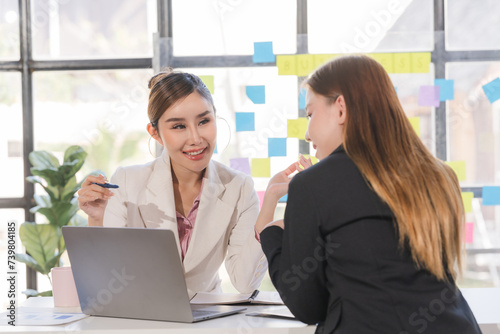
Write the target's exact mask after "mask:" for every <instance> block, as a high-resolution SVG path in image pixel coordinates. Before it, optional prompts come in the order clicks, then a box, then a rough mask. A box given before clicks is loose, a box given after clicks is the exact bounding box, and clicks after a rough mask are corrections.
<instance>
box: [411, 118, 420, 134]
mask: <svg viewBox="0 0 500 334" xmlns="http://www.w3.org/2000/svg"><path fill="white" fill-rule="evenodd" d="M408 120H409V121H410V123H411V126H412V127H413V130H415V132H416V133H417V136H419V137H420V117H408Z"/></svg>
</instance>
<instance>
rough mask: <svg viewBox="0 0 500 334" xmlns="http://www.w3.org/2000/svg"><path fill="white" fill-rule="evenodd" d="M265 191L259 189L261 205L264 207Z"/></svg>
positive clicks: (258, 194)
mask: <svg viewBox="0 0 500 334" xmlns="http://www.w3.org/2000/svg"><path fill="white" fill-rule="evenodd" d="M265 194H266V192H265V191H257V196H258V197H259V205H260V207H261V208H262V203H263V202H264V195H265Z"/></svg>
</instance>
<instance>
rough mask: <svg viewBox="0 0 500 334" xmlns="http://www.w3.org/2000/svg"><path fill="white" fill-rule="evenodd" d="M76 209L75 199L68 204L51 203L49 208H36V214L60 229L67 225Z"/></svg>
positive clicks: (76, 202)
mask: <svg viewBox="0 0 500 334" xmlns="http://www.w3.org/2000/svg"><path fill="white" fill-rule="evenodd" d="M74 200H76V201H74ZM37 208H38V207H37ZM78 209H79V208H78V200H77V199H76V197H75V198H74V199H73V201H72V202H70V203H68V202H55V203H52V206H51V207H47V208H42V207H40V208H38V209H37V212H38V213H40V214H42V215H44V216H45V217H47V219H48V220H49V222H50V224H52V225H56V226H59V227H62V226H64V225H67V224H68V222H69V220H70V219H71V218H72V217H73V216H74V215H75V213H76V212H77V211H78Z"/></svg>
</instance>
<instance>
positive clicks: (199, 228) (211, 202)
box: [184, 161, 234, 271]
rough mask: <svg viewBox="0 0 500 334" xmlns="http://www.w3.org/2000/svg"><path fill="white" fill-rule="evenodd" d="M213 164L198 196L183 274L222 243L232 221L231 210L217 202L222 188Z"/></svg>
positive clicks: (210, 165)
mask: <svg viewBox="0 0 500 334" xmlns="http://www.w3.org/2000/svg"><path fill="white" fill-rule="evenodd" d="M216 168H217V167H216V166H215V164H214V163H213V162H212V161H210V163H209V165H208V167H207V171H206V172H205V180H204V185H203V190H202V193H201V199H200V205H199V207H198V213H197V215H196V222H195V225H194V229H193V235H192V237H191V240H190V242H189V247H188V250H187V252H186V255H185V257H184V268H185V270H186V271H189V270H190V269H192V268H194V267H195V266H196V265H198V264H199V263H200V262H201V261H203V260H204V259H205V258H206V257H207V256H210V255H211V252H212V251H213V249H214V248H215V245H216V244H217V243H219V242H222V241H223V240H221V239H223V236H224V235H225V233H226V230H227V226H228V224H229V223H230V221H231V216H232V214H233V212H234V206H233V205H229V204H227V203H225V202H223V201H222V200H221V199H220V198H221V197H222V195H223V194H224V190H225V187H224V185H223V184H222V181H221V180H220V178H219V175H218V173H217V170H216Z"/></svg>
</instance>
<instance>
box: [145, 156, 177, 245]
mask: <svg viewBox="0 0 500 334" xmlns="http://www.w3.org/2000/svg"><path fill="white" fill-rule="evenodd" d="M140 198H141V199H142V200H141V202H140V204H139V206H138V207H139V212H140V215H141V218H142V220H143V222H144V226H146V227H147V228H163V229H169V230H172V232H174V235H175V241H176V243H177V248H178V251H179V254H180V250H181V247H180V243H179V232H178V230H177V218H176V213H175V199H174V188H173V184H172V171H171V169H170V158H169V156H168V153H167V151H166V150H163V153H162V155H161V158H160V159H157V161H156V162H155V164H154V166H153V171H152V173H151V176H150V177H149V180H148V183H147V185H146V188H145V189H144V191H143V193H142V194H141V196H140Z"/></svg>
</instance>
